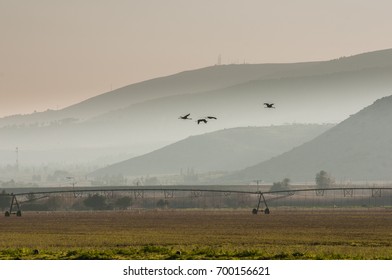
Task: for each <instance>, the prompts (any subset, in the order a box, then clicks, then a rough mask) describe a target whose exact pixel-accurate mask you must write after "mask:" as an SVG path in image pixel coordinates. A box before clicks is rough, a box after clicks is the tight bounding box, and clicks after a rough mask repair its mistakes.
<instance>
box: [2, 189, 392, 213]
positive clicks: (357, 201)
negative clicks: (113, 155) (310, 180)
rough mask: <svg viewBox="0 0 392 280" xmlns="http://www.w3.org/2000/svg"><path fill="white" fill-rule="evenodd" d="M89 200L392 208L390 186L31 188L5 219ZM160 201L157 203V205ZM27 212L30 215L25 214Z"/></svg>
mask: <svg viewBox="0 0 392 280" xmlns="http://www.w3.org/2000/svg"><path fill="white" fill-rule="evenodd" d="M92 195H97V196H102V197H104V198H106V199H111V200H115V199H119V198H121V197H128V198H129V200H132V207H131V208H139V209H140V208H157V207H158V205H159V207H167V208H173V209H185V208H197V209H200V208H201V209H207V208H211V209H217V208H219V209H222V208H223V209H224V208H230V209H233V208H235V209H238V208H249V209H252V210H251V213H253V214H258V213H264V214H270V213H271V209H272V208H277V209H293V208H318V209H327V208H348V207H368V208H370V207H383V208H387V207H390V208H391V209H392V187H389V186H386V187H385V186H384V187H377V186H372V187H362V186H358V187H355V186H350V187H330V188H323V189H321V188H315V187H303V188H297V189H296V188H293V187H292V188H291V189H287V190H279V191H263V190H260V188H259V186H249V185H243V186H240V185H238V186H189V185H184V186H162V187H157V186H143V187H140V186H137V187H131V186H128V187H125V186H103V187H78V188H75V186H73V187H62V188H46V189H40V188H35V189H33V190H23V189H22V190H21V191H19V192H17V191H15V192H11V193H6V194H2V195H1V196H3V197H8V199H9V201H10V206H9V210H7V211H6V212H5V216H6V217H9V216H11V215H16V216H18V217H20V216H22V210H23V211H24V208H25V207H26V208H28V207H27V206H28V205H31V204H34V203H38V204H39V203H42V201H45V200H49V199H50V198H59V199H61V201H63V204H65V205H72V204H74V203H75V202H76V201H83V199H86V198H87V197H91V196H92ZM158 202H159V203H160V204H158ZM27 211H28V210H27Z"/></svg>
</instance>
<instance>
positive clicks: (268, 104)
mask: <svg viewBox="0 0 392 280" xmlns="http://www.w3.org/2000/svg"><path fill="white" fill-rule="evenodd" d="M264 105H265V108H274V109H275V107H274V103H264Z"/></svg>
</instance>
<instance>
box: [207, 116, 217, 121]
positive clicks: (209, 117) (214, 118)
mask: <svg viewBox="0 0 392 280" xmlns="http://www.w3.org/2000/svg"><path fill="white" fill-rule="evenodd" d="M206 119H210V120H216V117H212V116H208V117H206Z"/></svg>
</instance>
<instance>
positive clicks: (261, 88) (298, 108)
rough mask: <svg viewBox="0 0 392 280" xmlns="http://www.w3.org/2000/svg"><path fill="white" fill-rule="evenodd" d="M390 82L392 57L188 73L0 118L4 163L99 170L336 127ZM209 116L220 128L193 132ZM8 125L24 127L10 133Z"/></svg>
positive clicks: (369, 56) (376, 54)
mask: <svg viewBox="0 0 392 280" xmlns="http://www.w3.org/2000/svg"><path fill="white" fill-rule="evenodd" d="M390 77H392V50H384V51H378V52H372V53H366V54H361V55H355V56H351V57H347V58H341V59H337V60H332V61H326V62H312V63H297V64H264V65H263V64H261V65H246V64H245V65H222V66H213V67H207V68H203V69H198V70H192V71H186V72H182V73H179V74H175V75H172V76H168V77H162V78H157V79H153V80H149V81H145V82H142V83H138V84H134V85H130V86H127V87H124V88H122V89H118V90H115V91H113V92H110V93H107V94H103V95H100V96H97V97H94V98H91V99H89V100H86V101H84V102H81V103H79V104H75V105H74V106H71V107H68V108H65V109H63V110H60V111H48V112H45V113H36V114H33V115H26V116H19V117H10V118H3V119H0V127H1V126H2V125H1V123H2V124H3V127H1V128H0V139H1V141H0V157H1V158H2V159H7V158H9V159H10V161H11V162H12V163H14V162H15V160H14V158H13V159H12V157H10V156H7V155H9V153H12V152H13V151H14V150H15V147H19V148H20V151H29V152H30V154H31V155H33V154H34V155H35V154H38V155H39V156H35V157H31V162H32V163H36V164H43V163H47V162H48V160H52V159H54V160H57V161H60V162H61V161H65V160H66V159H67V160H71V161H78V162H80V161H85V162H86V161H89V162H90V161H94V162H95V161H96V160H97V159H99V158H103V157H105V158H106V157H108V156H109V157H112V156H113V154H116V155H117V154H121V155H119V156H115V157H114V158H113V161H112V160H108V161H105V162H101V166H103V164H107V163H113V162H115V158H117V159H124V156H135V155H142V154H145V153H147V152H151V151H153V150H156V149H158V148H161V147H163V146H165V145H168V144H170V143H173V142H176V141H179V140H180V139H184V138H186V137H189V136H190V135H199V134H204V133H207V132H213V131H217V130H221V129H224V128H233V127H247V126H258V127H259V126H269V125H271V124H274V125H281V124H287V123H338V122H340V121H342V120H344V119H346V118H347V117H348V116H349V115H351V114H354V113H355V112H357V111H358V110H360V109H361V108H363V107H365V106H367V105H368V104H370V103H371V102H373V101H374V100H375V99H377V98H381V97H383V96H386V95H389V94H390V93H391V89H392V79H391V78H390ZM264 102H273V103H275V104H276V109H265V108H264V106H263V103H264ZM186 113H191V117H192V118H193V120H192V121H183V120H179V119H178V117H179V116H180V115H183V114H186ZM41 114H43V115H41ZM207 115H214V116H216V117H217V118H218V119H217V120H214V121H210V122H208V123H207V124H202V125H197V124H196V123H195V120H196V119H197V118H200V117H205V116H207ZM40 116H45V117H44V118H41V117H40ZM46 116H49V117H48V118H46ZM83 118H86V119H84V120H82V119H83ZM14 121H15V122H16V123H18V122H20V124H15V123H14V124H12V125H11V124H10V123H13V122H14ZM7 123H8V125H5V124H7ZM4 125H5V126H4ZM53 151H56V152H53ZM64 154H65V155H68V156H67V157H64ZM72 154H74V155H76V156H73V157H71V156H70V155H72ZM4 155H6V156H4ZM24 155H25V156H26V153H24ZM21 156H23V154H22V153H21ZM21 159H23V158H21ZM1 163H2V164H8V163H9V161H3V162H1Z"/></svg>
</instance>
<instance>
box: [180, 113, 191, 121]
mask: <svg viewBox="0 0 392 280" xmlns="http://www.w3.org/2000/svg"><path fill="white" fill-rule="evenodd" d="M189 115H190V113H189V114H186V115H184V116H180V117H179V119H181V120H191V119H192V118H189Z"/></svg>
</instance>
